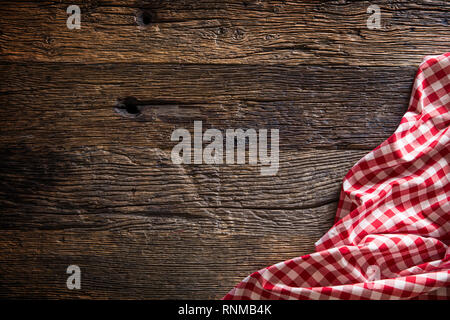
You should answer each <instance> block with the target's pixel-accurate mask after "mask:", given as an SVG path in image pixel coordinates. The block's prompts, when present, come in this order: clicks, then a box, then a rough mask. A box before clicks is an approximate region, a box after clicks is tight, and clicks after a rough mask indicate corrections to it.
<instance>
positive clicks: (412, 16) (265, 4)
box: [0, 0, 450, 66]
mask: <svg viewBox="0 0 450 320" xmlns="http://www.w3.org/2000/svg"><path fill="white" fill-rule="evenodd" d="M71 4H73V1H36V2H28V1H27V2H18V1H2V2H1V4H0V5H1V11H0V30H1V34H0V57H1V58H2V59H3V60H5V61H47V62H78V63H100V62H107V63H111V62H134V63H135V62H140V63H143V62H150V63H214V64H249V63H250V64H290V65H299V64H306V65H311V64H316V65H318V64H321V65H330V64H333V65H335V64H340V65H358V66H361V65H375V66H380V65H384V66H399V65H404V66H406V65H408V66H410V65H417V64H418V63H419V62H420V61H421V59H422V58H423V56H424V55H428V54H439V53H442V52H445V51H447V50H448V47H449V46H450V29H449V27H448V12H449V10H450V4H449V3H448V1H425V0H421V1H395V2H392V1H387V0H385V1H377V4H378V5H379V6H380V7H381V13H382V29H381V30H369V29H368V28H367V26H366V21H367V19H368V18H369V16H370V14H368V13H367V8H368V7H369V6H370V5H371V4H373V3H372V2H369V1H327V2H322V1H237V0H236V1H226V2H224V1H209V0H208V1H199V0H192V1H152V2H145V3H141V2H140V1H131V2H130V1H118V0H110V1H97V0H95V1H94V0H91V1H84V2H83V4H82V5H81V11H82V27H81V29H80V30H69V29H68V28H67V27H66V19H67V17H68V15H67V13H66V8H67V7H68V6H69V5H71ZM140 8H143V9H146V10H148V12H149V14H150V15H151V17H152V18H151V19H152V23H151V24H150V25H149V26H148V27H146V28H138V27H137V25H136V22H135V13H136V11H137V10H138V9H140Z"/></svg>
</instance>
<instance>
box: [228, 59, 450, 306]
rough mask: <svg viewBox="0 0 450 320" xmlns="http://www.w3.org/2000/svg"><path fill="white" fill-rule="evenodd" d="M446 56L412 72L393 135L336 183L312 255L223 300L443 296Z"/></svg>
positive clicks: (448, 169)
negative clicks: (333, 206) (334, 204)
mask: <svg viewBox="0 0 450 320" xmlns="http://www.w3.org/2000/svg"><path fill="white" fill-rule="evenodd" d="M449 126H450V53H446V54H443V55H440V56H428V57H425V59H424V61H423V62H422V64H421V65H420V67H419V70H418V72H417V75H416V79H415V83H414V87H413V90H412V95H411V100H410V104H409V108H408V110H407V112H406V114H405V115H404V117H403V118H402V120H401V122H400V125H399V127H398V129H397V130H396V131H395V133H394V134H393V135H392V136H391V137H390V138H388V139H387V140H386V141H384V142H383V143H382V144H381V145H380V146H378V147H377V148H376V149H375V150H373V151H372V152H370V153H369V154H367V155H366V156H365V157H364V158H362V159H361V160H360V161H358V163H356V165H355V166H354V167H353V168H352V169H351V170H350V172H348V174H347V175H346V176H345V178H344V182H343V186H342V191H341V196H340V200H339V205H338V210H337V213H336V221H335V225H334V226H333V227H332V228H331V229H330V230H329V231H328V232H327V233H326V234H325V235H324V236H323V237H322V238H321V239H320V240H319V241H318V242H317V243H316V252H315V253H312V254H308V255H305V256H302V257H298V258H295V259H292V260H288V261H284V262H280V263H278V264H275V265H273V266H270V267H267V268H265V269H262V270H259V271H257V272H254V273H253V274H251V275H250V276H248V277H247V278H245V279H244V280H243V281H242V282H241V283H239V284H238V285H237V286H236V287H235V288H234V289H233V290H231V291H230V292H229V293H228V294H227V295H226V296H225V297H224V299H273V300H274V299H450V247H449V245H450V221H449V220H450V183H449V179H450V165H449V163H450V129H449Z"/></svg>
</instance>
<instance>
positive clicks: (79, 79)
mask: <svg viewBox="0 0 450 320" xmlns="http://www.w3.org/2000/svg"><path fill="white" fill-rule="evenodd" d="M0 72H1V73H2V74H3V75H4V78H3V80H2V82H1V83H0V103H1V104H2V116H1V117H0V124H1V126H0V133H1V134H0V142H1V143H2V144H4V145H8V144H19V145H21V146H26V147H29V148H36V147H37V146H40V147H52V146H66V147H77V146H80V145H82V146H97V145H116V144H124V145H133V146H142V147H145V146H151V147H156V148H160V149H163V150H168V149H170V148H172V147H173V145H174V143H170V135H171V133H172V131H173V130H174V129H175V128H186V129H190V130H193V121H194V120H201V121H203V124H204V128H209V127H213V128H217V129H220V130H224V129H227V128H255V129H258V128H269V129H270V128H276V129H280V148H281V149H282V150H290V149H294V150H298V149H299V148H313V147H318V148H341V149H372V148H374V147H376V146H377V145H378V144H379V143H380V142H382V141H383V140H385V139H386V138H387V137H389V136H390V135H391V134H392V133H393V132H394V130H395V128H396V127H397V125H398V122H399V120H400V118H401V116H402V115H403V113H404V112H405V111H406V107H407V104H408V101H409V95H410V90H411V86H412V83H413V79H414V74H415V72H416V68H415V67H388V68H385V67H380V68H376V67H359V68H354V67H339V68H336V67H313V66H297V67H294V66H211V65H210V66H206V65H203V66H202V65H153V64H151V65H132V64H113V65H101V66H97V65H96V66H77V65H74V64H68V65H66V64H26V65H25V64H11V65H0ZM24 74H26V75H27V76H26V77H24V76H23V75H24ZM127 96H133V97H136V98H137V99H139V100H140V101H141V103H145V104H149V105H150V107H148V108H143V109H142V113H143V116H141V117H138V118H136V119H127V118H124V117H122V116H120V115H119V114H117V113H116V112H115V111H114V106H115V105H116V104H117V99H118V98H123V97H127ZM13 115H14V116H13Z"/></svg>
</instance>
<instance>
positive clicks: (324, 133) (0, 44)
mask: <svg viewBox="0 0 450 320" xmlns="http://www.w3.org/2000/svg"><path fill="white" fill-rule="evenodd" d="M76 2H78V4H79V6H80V9H81V29H69V28H68V27H67V25H66V20H67V18H68V17H69V14H67V12H66V9H67V7H68V6H69V5H71V4H77V3H76ZM371 4H372V3H370V2H367V1H357V2H352V1H346V0H340V1H255V0H241V1H229V0H227V1H222V0H221V1H219V0H207V1H203V0H193V1H163V0H161V1H121V0H105V1H101V0H98V1H96V0H91V1H2V2H1V3H0V48H1V52H0V60H1V61H0V69H1V82H0V103H1V115H0V121H1V126H0V147H1V151H0V152H1V156H0V167H1V170H0V208H1V218H0V230H1V231H0V296H1V297H20V298H74V297H81V298H156V299H162V298H196V299H197V298H220V297H222V296H223V295H225V294H226V293H227V291H228V290H230V289H231V288H232V287H233V286H234V285H235V284H236V283H237V282H239V281H240V280H241V279H242V278H243V277H245V276H246V275H248V274H249V273H251V272H253V271H256V270H257V269H259V268H262V267H265V266H268V265H271V264H273V263H276V262H279V261H282V260H285V259H288V258H293V257H296V256H300V255H303V254H306V253H310V252H311V251H313V250H314V242H315V241H316V240H318V239H319V238H320V237H321V236H322V235H323V234H324V233H325V232H326V230H327V229H328V228H329V227H330V226H331V225H332V223H333V217H334V213H335V210H336V206H337V200H338V195H339V190H340V184H341V181H342V179H343V177H344V175H345V173H346V172H347V171H348V169H350V168H351V167H352V165H353V164H354V163H355V162H356V161H357V160H358V159H360V158H361V157H362V156H363V155H364V154H366V153H367V152H368V151H369V150H371V149H372V148H374V147H376V146H377V145H378V144H379V143H380V142H382V141H383V140H384V139H386V138H387V137H388V136H389V135H390V134H391V133H392V132H393V131H394V130H395V128H396V126H397V124H398V122H399V120H400V118H401V116H402V114H403V113H404V112H405V110H406V107H407V104H408V101H409V94H410V90H411V86H412V83H413V79H414V75H415V72H416V70H417V67H418V65H419V63H420V61H421V59H422V58H423V56H425V55H429V54H439V53H443V52H445V51H447V50H448V48H449V47H450V29H449V25H448V23H449V11H450V3H449V2H448V1H424V0H423V1H385V0H383V1H382V0H380V1H376V4H377V5H379V7H380V8H381V29H368V27H367V25H366V22H367V19H368V18H369V17H370V16H371V15H370V13H368V12H367V8H368V7H369V6H370V5H371ZM136 15H137V16H138V22H139V23H140V25H141V26H138V25H137V24H136V21H135V16H136ZM126 97H133V98H134V99H133V98H129V99H127V100H125V102H126V103H127V105H126V107H127V108H128V112H129V113H136V112H141V116H138V117H135V118H133V117H132V116H133V114H131V117H124V113H126V112H127V110H126V109H125V110H122V111H123V112H122V114H121V113H117V112H116V111H115V109H114V107H115V106H116V105H117V101H118V99H119V101H120V99H124V98H126ZM142 105H145V106H146V107H142ZM125 115H126V114H125ZM194 120H201V121H202V122H203V126H204V128H217V129H219V130H225V129H227V128H269V129H271V128H276V129H279V130H280V168H279V171H278V174H277V175H276V176H273V177H270V176H261V175H260V172H259V169H258V168H257V167H255V166H251V165H248V164H246V165H174V164H173V163H172V161H171V158H170V153H171V149H172V147H173V146H174V145H175V143H174V142H171V141H170V135H171V133H172V131H173V130H174V129H177V128H187V129H190V130H192V128H193V121H194ZM72 264H76V265H78V266H80V268H81V274H82V276H81V286H82V288H81V290H68V289H67V287H66V279H67V277H68V275H67V274H66V268H67V267H68V265H72Z"/></svg>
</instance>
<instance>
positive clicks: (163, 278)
mask: <svg viewBox="0 0 450 320" xmlns="http://www.w3.org/2000/svg"><path fill="white" fill-rule="evenodd" d="M141 221H143V218H141ZM208 227H209V226H205V228H202V229H200V230H199V229H198V228H196V229H194V230H190V229H188V228H185V229H182V230H168V231H165V230H163V228H160V230H157V231H153V230H146V229H145V228H135V229H134V230H133V228H129V229H130V230H122V231H118V230H113V231H108V230H105V231H96V232H92V231H91V232H89V231H88V230H81V231H79V230H78V231H77V230H64V231H52V232H49V231H45V232H44V231H18V230H13V231H2V232H1V233H0V243H1V244H2V246H1V248H2V250H1V252H2V254H1V255H0V274H1V278H0V279H1V280H0V297H3V298H5V297H8V298H30V297H33V298H53V299H55V298H103V299H119V298H122V299H129V298H130V297H133V298H136V299H140V298H142V299H164V298H166V299H167V298H170V299H183V298H184V299H208V298H216V299H219V298H221V297H223V296H224V295H225V294H226V293H227V292H228V290H230V289H231V288H232V287H233V286H234V285H235V284H237V283H238V282H239V281H240V280H242V279H243V278H244V277H245V276H247V275H248V274H249V273H251V272H253V271H255V270H257V269H259V268H263V267H265V266H267V265H270V264H273V263H276V262H278V261H280V260H284V259H289V258H293V257H295V256H299V255H302V254H306V253H309V252H311V250H313V242H314V240H317V239H312V238H311V237H309V236H307V237H305V236H304V235H303V234H302V233H301V232H292V233H290V234H285V235H284V236H282V237H281V236H279V235H272V234H270V233H268V234H265V235H251V234H246V235H236V234H227V233H221V232H218V231H216V230H214V229H209V228H208ZM322 228H323V227H322ZM71 264H77V265H78V266H80V268H81V277H82V278H81V279H82V284H81V290H68V289H67V288H66V279H67V276H68V275H67V274H66V268H67V267H68V266H69V265H71Z"/></svg>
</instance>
